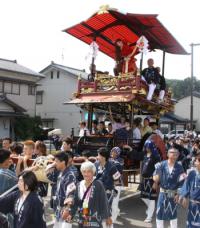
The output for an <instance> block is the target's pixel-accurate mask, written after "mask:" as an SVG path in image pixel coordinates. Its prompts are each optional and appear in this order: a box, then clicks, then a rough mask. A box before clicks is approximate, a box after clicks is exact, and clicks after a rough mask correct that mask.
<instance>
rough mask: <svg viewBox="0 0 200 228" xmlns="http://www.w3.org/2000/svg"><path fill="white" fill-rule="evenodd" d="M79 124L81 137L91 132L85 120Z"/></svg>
mask: <svg viewBox="0 0 200 228" xmlns="http://www.w3.org/2000/svg"><path fill="white" fill-rule="evenodd" d="M79 126H80V131H79V137H83V136H89V135H90V132H89V130H88V128H87V127H86V122H85V121H81V122H80V124H79Z"/></svg>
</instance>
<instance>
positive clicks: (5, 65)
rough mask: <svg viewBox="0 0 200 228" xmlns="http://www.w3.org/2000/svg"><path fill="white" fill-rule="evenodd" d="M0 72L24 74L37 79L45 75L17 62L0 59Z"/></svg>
mask: <svg viewBox="0 0 200 228" xmlns="http://www.w3.org/2000/svg"><path fill="white" fill-rule="evenodd" d="M0 70H5V71H11V72H17V73H23V74H27V75H31V76H36V77H44V75H42V74H40V73H37V72H35V71H33V70H31V69H29V68H27V67H24V66H22V65H20V64H18V63H17V61H16V60H7V59H0Z"/></svg>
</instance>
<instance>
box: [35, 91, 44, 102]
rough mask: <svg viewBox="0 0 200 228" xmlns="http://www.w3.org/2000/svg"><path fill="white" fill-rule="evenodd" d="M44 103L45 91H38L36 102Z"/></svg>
mask: <svg viewBox="0 0 200 228" xmlns="http://www.w3.org/2000/svg"><path fill="white" fill-rule="evenodd" d="M42 103H43V91H37V92H36V104H42Z"/></svg>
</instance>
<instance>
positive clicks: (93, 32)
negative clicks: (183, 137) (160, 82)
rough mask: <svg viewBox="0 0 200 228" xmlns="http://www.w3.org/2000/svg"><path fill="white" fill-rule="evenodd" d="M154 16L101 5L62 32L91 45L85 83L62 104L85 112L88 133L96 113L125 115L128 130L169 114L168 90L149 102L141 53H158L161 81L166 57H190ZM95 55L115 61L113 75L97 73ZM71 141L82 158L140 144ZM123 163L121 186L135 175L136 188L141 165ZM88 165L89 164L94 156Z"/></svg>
mask: <svg viewBox="0 0 200 228" xmlns="http://www.w3.org/2000/svg"><path fill="white" fill-rule="evenodd" d="M157 16H158V15H156V14H133V13H126V14H124V13H121V12H120V11H119V10H117V9H113V8H109V6H108V5H105V6H101V7H100V10H99V11H98V12H96V13H95V14H93V15H92V16H91V17H89V18H88V19H87V20H85V21H82V22H80V23H78V24H76V25H74V26H72V27H70V28H67V29H64V30H63V31H64V32H66V33H68V34H70V35H72V36H74V37H75V38H77V39H79V40H81V41H83V42H84V43H86V44H88V45H89V46H90V55H91V57H92V58H91V59H92V61H91V65H90V74H89V75H88V80H85V79H81V76H80V77H79V80H78V85H77V91H75V93H74V94H73V98H72V99H71V100H70V101H68V102H65V104H67V105H70V104H75V105H78V106H79V107H80V108H81V109H83V110H86V111H87V112H88V123H87V124H88V128H89V130H91V128H92V120H93V115H94V113H98V112H99V111H101V112H102V111H103V112H105V113H108V110H110V111H111V112H112V114H113V115H114V116H115V115H119V114H120V115H123V116H126V117H127V118H128V119H129V120H130V124H131V126H132V125H133V120H134V117H135V116H136V115H148V116H151V117H153V118H155V119H159V117H160V116H161V115H164V114H165V113H167V112H171V111H173V109H174V101H173V99H172V92H171V91H170V90H169V89H168V90H166V91H165V96H164V99H163V102H158V96H159V94H158V91H156V90H155V92H154V94H153V98H152V99H151V100H148V99H147V94H148V90H149V88H148V87H149V86H148V84H147V83H146V82H145V81H144V80H143V78H142V75H141V72H142V69H143V57H144V54H145V53H146V54H147V55H148V53H147V52H152V51H156V50H161V51H162V53H163V55H162V56H163V58H162V77H164V70H165V55H166V53H170V54H178V55H186V54H188V53H187V52H186V51H185V50H184V48H183V47H182V46H181V45H180V44H179V43H178V41H177V40H176V39H175V38H174V37H173V36H172V34H171V33H170V32H169V31H168V30H167V29H166V28H165V27H164V25H163V24H162V23H161V22H160V21H159V20H158V19H157ZM118 40H121V41H124V42H125V44H126V50H125V52H126V54H127V55H129V58H124V59H123V63H122V64H121V66H120V65H119V63H118V62H117V61H116V60H117V59H116V58H117V57H116V41H118ZM98 51H101V52H102V53H104V54H105V55H107V56H109V57H110V58H112V59H114V60H115V61H116V63H117V64H116V67H115V69H114V72H115V75H110V74H109V73H108V72H102V71H98V70H96V66H95V59H96V57H97V52H98ZM137 55H138V56H139V59H140V63H139V67H136V65H135V68H134V67H132V66H131V64H135V63H134V57H135V56H137ZM152 137H153V138H152V140H153V141H154V142H155V144H156V146H157V147H158V148H159V151H160V154H161V157H162V158H163V159H165V158H166V154H165V145H164V143H163V141H162V139H161V138H159V136H155V135H154V136H152ZM72 138H73V141H74V147H75V149H76V151H78V152H79V153H81V152H82V151H83V150H85V149H89V150H90V151H92V153H93V155H94V156H95V155H96V152H97V149H98V148H99V147H102V146H106V147H107V148H108V149H111V148H112V147H113V146H120V147H123V145H124V144H128V145H130V146H131V147H132V148H133V149H134V150H136V151H137V149H138V147H137V146H138V145H135V144H134V143H133V139H128V140H126V141H124V140H120V138H116V137H115V135H106V136H98V135H91V136H86V135H85V136H83V137H78V136H76V135H74V131H73V130H72ZM124 159H125V169H124V177H125V178H124V183H125V185H128V182H129V180H128V177H129V176H130V175H134V180H133V182H134V183H135V182H136V179H135V175H136V174H137V173H138V172H139V166H140V163H139V161H136V160H134V159H129V158H128V157H126V155H125V157H124ZM91 160H92V161H93V160H94V157H92V158H91ZM83 161H84V159H83V158H81V157H79V158H76V159H74V164H75V165H80V164H81V163H82V162H83ZM31 163H32V162H31ZM43 163H44V162H43ZM43 163H42V164H43Z"/></svg>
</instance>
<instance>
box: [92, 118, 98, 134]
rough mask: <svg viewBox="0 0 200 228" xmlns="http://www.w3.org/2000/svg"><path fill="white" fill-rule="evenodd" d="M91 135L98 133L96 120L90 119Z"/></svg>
mask: <svg viewBox="0 0 200 228" xmlns="http://www.w3.org/2000/svg"><path fill="white" fill-rule="evenodd" d="M91 134H92V135H97V134H98V120H93V121H92V132H91Z"/></svg>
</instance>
